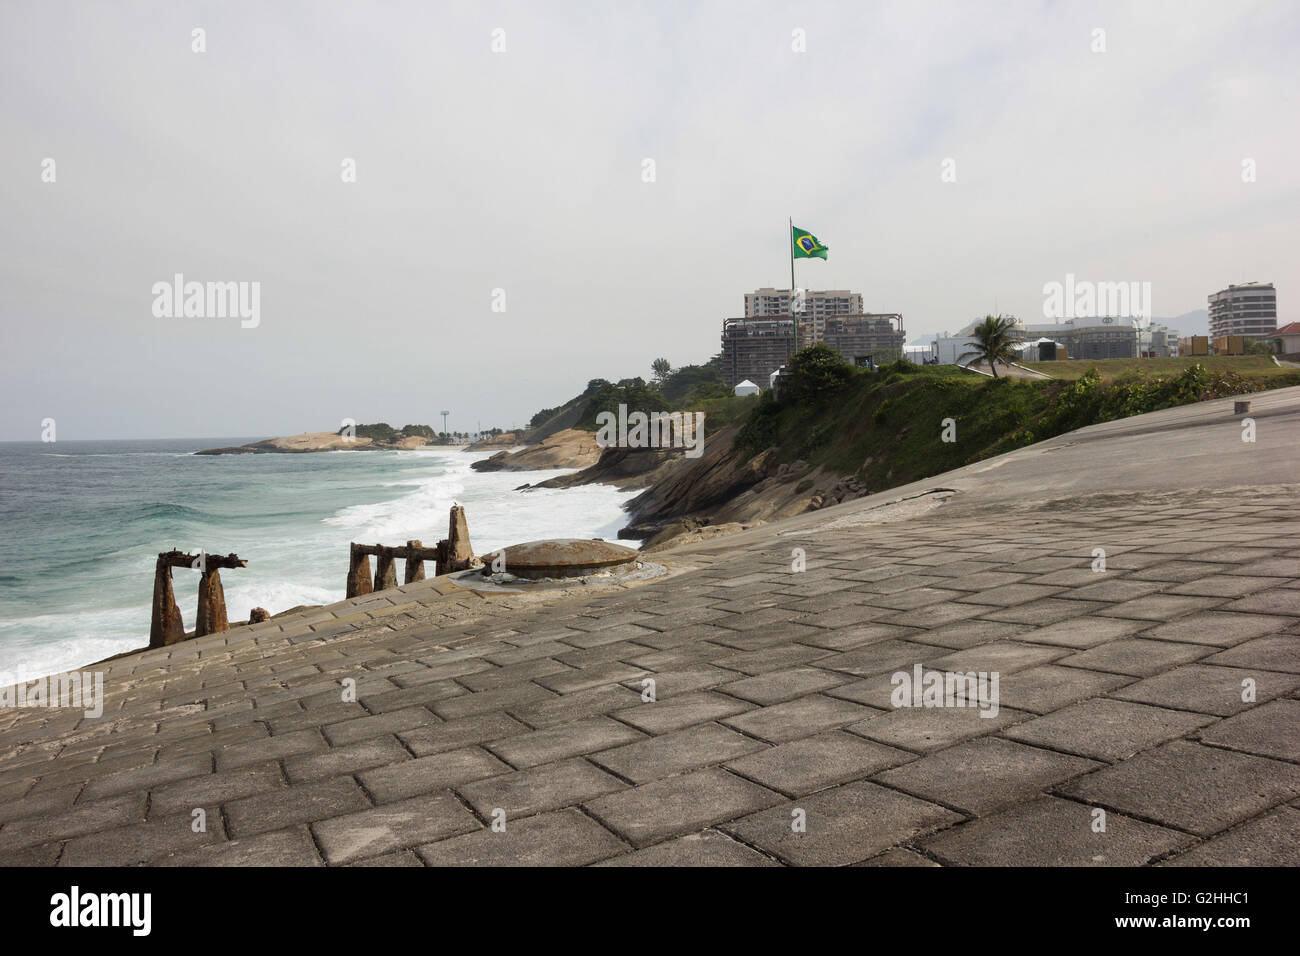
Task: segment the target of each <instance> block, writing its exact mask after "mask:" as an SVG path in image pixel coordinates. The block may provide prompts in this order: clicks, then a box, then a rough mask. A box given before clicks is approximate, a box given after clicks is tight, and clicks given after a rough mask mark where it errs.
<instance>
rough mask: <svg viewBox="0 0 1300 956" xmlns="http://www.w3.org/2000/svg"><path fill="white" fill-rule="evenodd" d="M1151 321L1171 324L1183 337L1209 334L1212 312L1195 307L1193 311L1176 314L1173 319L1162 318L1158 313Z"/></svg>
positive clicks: (1170, 326)
mask: <svg viewBox="0 0 1300 956" xmlns="http://www.w3.org/2000/svg"><path fill="white" fill-rule="evenodd" d="M1151 321H1152V322H1158V323H1159V324H1161V325H1167V326H1169V328H1171V329H1174V330H1176V331H1177V332H1178V334H1179V336H1181V337H1186V336H1189V335H1209V333H1210V313H1209V310H1207V309H1194V310H1192V311H1191V312H1184V313H1183V314H1182V315H1176V316H1174V317H1173V318H1172V319H1166V318H1162V317H1161V316H1158V315H1157V316H1154V317H1153V318H1152V319H1151Z"/></svg>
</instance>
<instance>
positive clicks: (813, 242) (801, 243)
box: [791, 226, 827, 259]
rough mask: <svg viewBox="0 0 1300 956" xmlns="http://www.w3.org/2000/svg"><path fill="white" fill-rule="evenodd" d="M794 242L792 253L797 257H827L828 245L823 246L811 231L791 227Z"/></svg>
mask: <svg viewBox="0 0 1300 956" xmlns="http://www.w3.org/2000/svg"><path fill="white" fill-rule="evenodd" d="M791 232H792V233H793V235H792V236H791V239H792V241H793V243H794V245H793V252H792V253H791V255H792V256H793V257H794V258H796V259H825V258H826V249H827V247H826V246H823V245H822V244H821V243H820V242H819V241H818V239H817V237H816V236H814V235H813V234H812V233H811V232H808V231H807V230H804V229H800V228H799V227H798V226H794V227H793V228H792V229H791Z"/></svg>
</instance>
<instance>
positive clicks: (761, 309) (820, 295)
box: [745, 289, 863, 342]
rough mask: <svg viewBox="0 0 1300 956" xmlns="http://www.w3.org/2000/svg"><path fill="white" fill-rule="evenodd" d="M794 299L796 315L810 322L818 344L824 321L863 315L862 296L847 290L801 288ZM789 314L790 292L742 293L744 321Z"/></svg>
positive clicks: (786, 290) (757, 291) (762, 290)
mask: <svg viewBox="0 0 1300 956" xmlns="http://www.w3.org/2000/svg"><path fill="white" fill-rule="evenodd" d="M798 291H800V292H802V293H803V295H802V302H799V300H796V306H798V307H797V308H796V309H795V312H796V314H797V315H798V316H799V318H800V319H802V320H805V321H807V322H808V323H809V327H810V329H811V330H812V339H811V341H812V342H820V341H821V340H822V333H823V331H824V330H825V328H826V320H827V319H828V318H830V317H832V316H837V315H862V314H863V307H862V293H861V292H850V291H849V290H847V289H822V290H817V289H802V290H798ZM782 315H784V316H789V315H790V290H789V289H758V290H756V291H754V292H746V293H745V318H747V319H758V318H775V317H777V316H782Z"/></svg>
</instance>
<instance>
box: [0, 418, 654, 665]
mask: <svg viewBox="0 0 1300 956" xmlns="http://www.w3.org/2000/svg"><path fill="white" fill-rule="evenodd" d="M252 440H255V439H250V438H212V439H196V440H163V441H112V442H65V441H60V442H57V443H52V444H43V443H41V442H12V443H0V677H3V678H5V679H6V680H8V681H17V680H25V679H30V678H34V677H37V676H40V675H43V674H49V673H53V672H56V671H61V670H66V669H71V668H76V667H81V666H84V665H86V664H88V663H91V662H93V661H97V660H100V659H102V658H104V657H107V656H109V655H111V654H116V653H120V652H121V651H125V650H130V649H132V648H136V647H141V646H144V645H145V644H147V643H148V640H149V606H150V603H149V602H150V597H151V594H152V590H153V566H154V560H155V558H156V557H157V555H158V552H159V551H167V550H169V549H171V548H173V547H175V548H180V549H182V550H186V551H191V552H197V551H198V550H199V549H204V550H206V551H207V552H208V553H209V554H226V553H228V552H231V551H234V552H236V553H237V554H238V555H239V556H240V557H241V558H244V559H246V560H247V561H248V567H247V568H244V569H239V570H232V571H223V572H222V575H221V577H222V583H223V584H224V586H225V591H226V603H227V607H228V609H229V612H230V619H231V620H232V621H236V620H246V619H247V617H248V612H249V610H250V609H251V608H253V607H264V608H266V609H267V610H269V611H270V612H271V613H272V614H274V613H276V612H278V611H282V610H285V609H287V608H290V607H294V606H295V605H299V604H324V603H328V602H331V601H337V600H341V599H342V598H343V596H344V587H345V584H346V575H347V565H348V542H350V541H361V542H366V543H382V544H403V543H405V542H406V540H407V539H409V538H419V539H421V540H422V541H424V543H425V544H427V545H432V544H434V543H435V542H437V541H438V539H439V538H444V537H446V536H447V513H448V510H449V509H450V507H451V505H452V504H453V502H455V503H459V504H462V505H464V506H465V509H466V514H467V516H468V519H469V530H470V540H471V542H472V544H473V546H474V550H475V551H476V552H477V553H480V554H481V553H483V552H486V551H489V550H492V549H493V548H497V547H502V546H504V545H508V544H513V543H517V542H521V541H529V540H534V539H537V538H548V537H603V538H607V539H613V538H614V537H615V536H616V534H617V532H618V529H619V528H620V527H622V526H623V525H624V524H625V523H626V521H625V515H624V513H623V511H622V504H623V503H624V502H625V501H627V500H628V499H629V498H631V497H632V496H633V495H634V492H623V491H619V490H618V489H616V488H611V487H608V486H603V485H589V486H584V487H579V488H569V489H562V490H560V489H556V490H549V489H546V490H537V491H523V492H518V491H514V490H513V489H515V488H517V487H518V486H519V485H521V484H524V483H525V482H528V483H532V484H535V483H537V482H539V481H542V480H544V479H545V478H549V477H552V476H554V475H560V474H564V473H565V472H563V471H530V472H491V473H479V472H475V471H472V470H471V469H470V467H469V466H470V463H471V462H473V461H476V460H478V459H480V458H484V457H487V455H486V453H478V452H474V453H471V452H465V451H461V450H453V449H436V450H434V449H422V450H419V451H375V452H320V453H313V454H299V455H219V456H196V455H194V454H193V452H194V451H196V450H198V449H201V448H213V447H220V446H227V445H236V444H242V443H244V442H247V441H252ZM399 574H400V569H399ZM173 576H174V579H175V586H176V598H177V601H178V603H179V604H180V608H181V614H182V616H183V618H184V619H185V625H186V627H187V628H192V627H193V626H194V613H195V605H196V604H197V600H198V572H197V571H189V570H185V569H177V570H176V571H174V572H173Z"/></svg>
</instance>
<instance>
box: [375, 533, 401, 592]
mask: <svg viewBox="0 0 1300 956" xmlns="http://www.w3.org/2000/svg"><path fill="white" fill-rule="evenodd" d="M375 554H376V556H377V557H376V559H375V590H376V591H387V590H388V589H389V588H395V587H397V566H396V564H395V562H394V555H393V549H392V548H385V547H384V546H383V545H382V544H377V545H375Z"/></svg>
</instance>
